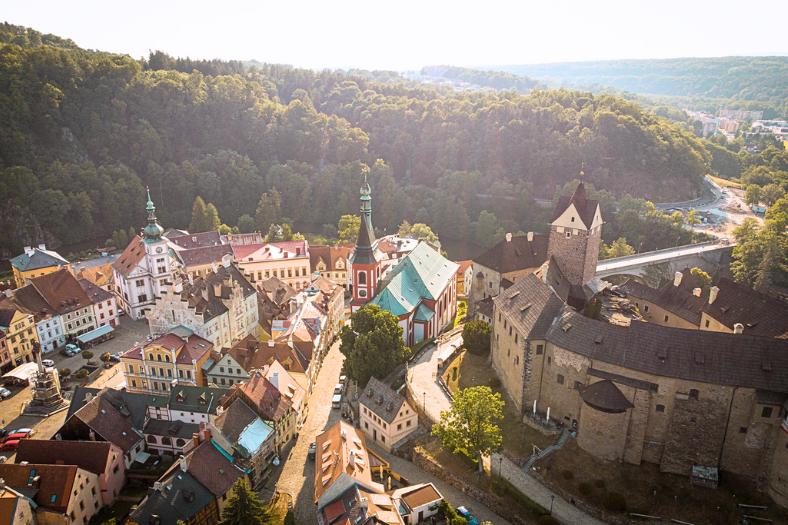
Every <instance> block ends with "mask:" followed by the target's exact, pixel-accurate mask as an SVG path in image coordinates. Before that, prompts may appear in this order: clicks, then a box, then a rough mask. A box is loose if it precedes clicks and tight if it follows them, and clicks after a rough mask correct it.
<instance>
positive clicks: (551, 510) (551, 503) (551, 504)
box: [550, 494, 555, 516]
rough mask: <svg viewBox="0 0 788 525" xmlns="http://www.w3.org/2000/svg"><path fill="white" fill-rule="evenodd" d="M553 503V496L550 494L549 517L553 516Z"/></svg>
mask: <svg viewBox="0 0 788 525" xmlns="http://www.w3.org/2000/svg"><path fill="white" fill-rule="evenodd" d="M553 501H555V495H554V494H550V515H551V516H552V515H553Z"/></svg>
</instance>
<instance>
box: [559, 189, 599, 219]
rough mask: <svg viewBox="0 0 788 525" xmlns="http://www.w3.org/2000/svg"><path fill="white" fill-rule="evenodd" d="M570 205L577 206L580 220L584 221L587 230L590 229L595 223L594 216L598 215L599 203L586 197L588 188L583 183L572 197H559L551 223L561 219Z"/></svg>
mask: <svg viewBox="0 0 788 525" xmlns="http://www.w3.org/2000/svg"><path fill="white" fill-rule="evenodd" d="M570 204H574V205H575V209H577V213H579V214H580V220H581V221H583V224H584V225H585V227H586V228H590V227H591V224H592V223H593V222H594V214H595V213H596V209H597V206H598V205H599V202H597V201H595V200H592V199H588V198H587V197H586V187H585V184H583V183H582V182H581V183H580V184H578V185H577V188H575V191H574V193H573V194H572V196H571V197H567V196H566V195H563V196H561V197H559V199H558V203H557V204H556V206H555V209H554V210H553V217H552V218H551V219H550V222H553V221H554V220H556V219H557V218H558V217H560V216H561V214H562V213H564V211H566V209H567V208H568V207H569V205H570Z"/></svg>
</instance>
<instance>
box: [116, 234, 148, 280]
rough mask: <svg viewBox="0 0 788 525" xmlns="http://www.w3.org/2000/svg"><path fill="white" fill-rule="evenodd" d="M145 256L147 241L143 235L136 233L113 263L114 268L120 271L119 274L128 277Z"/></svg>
mask: <svg viewBox="0 0 788 525" xmlns="http://www.w3.org/2000/svg"><path fill="white" fill-rule="evenodd" d="M144 256H145V243H144V242H143V241H142V237H140V236H139V235H135V236H134V238H133V239H132V240H131V242H130V243H129V245H128V246H126V249H125V250H123V253H121V254H120V257H118V259H117V260H116V261H115V262H114V263H112V268H114V269H115V270H117V271H118V273H119V274H121V275H123V276H124V277H127V276H128V275H129V273H130V272H131V271H132V270H133V269H134V268H135V267H136V266H137V263H139V262H140V261H141V260H142V258H143V257H144Z"/></svg>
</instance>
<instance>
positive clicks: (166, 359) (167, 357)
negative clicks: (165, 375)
mask: <svg viewBox="0 0 788 525" xmlns="http://www.w3.org/2000/svg"><path fill="white" fill-rule="evenodd" d="M164 360H165V361H167V362H168V363H169V362H170V356H169V355H165V356H164Z"/></svg>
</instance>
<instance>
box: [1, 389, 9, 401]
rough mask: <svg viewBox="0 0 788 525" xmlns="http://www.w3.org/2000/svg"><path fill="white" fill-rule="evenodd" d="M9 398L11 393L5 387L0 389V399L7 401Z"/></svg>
mask: <svg viewBox="0 0 788 525" xmlns="http://www.w3.org/2000/svg"><path fill="white" fill-rule="evenodd" d="M9 397H11V391H10V390H8V389H7V388H5V387H0V399H8V398H9Z"/></svg>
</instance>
